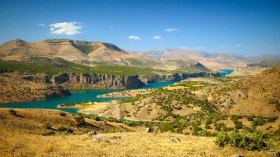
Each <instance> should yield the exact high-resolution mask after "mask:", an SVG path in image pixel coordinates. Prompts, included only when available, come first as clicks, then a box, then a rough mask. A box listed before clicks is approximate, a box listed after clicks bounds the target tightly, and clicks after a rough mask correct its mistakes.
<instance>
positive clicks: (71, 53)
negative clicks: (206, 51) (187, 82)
mask: <svg viewBox="0 0 280 157" xmlns="http://www.w3.org/2000/svg"><path fill="white" fill-rule="evenodd" d="M36 57H46V58H50V59H54V58H61V59H64V60H66V61H69V62H73V63H78V64H83V65H87V66H91V67H93V66H137V67H149V68H153V69H160V70H166V71H170V72H171V73H173V72H196V71H197V70H193V69H195V68H196V69H201V70H204V71H205V70H206V71H207V70H208V69H207V68H205V67H204V65H202V64H201V63H199V62H198V61H196V60H195V59H193V58H190V57H187V56H185V57H177V58H176V57H172V58H156V57H153V58H151V57H149V56H142V55H139V54H135V53H130V52H127V51H125V50H123V49H121V48H119V47H117V46H116V45H113V44H110V43H103V42H88V41H77V40H69V39H47V40H42V41H38V42H30V43H29V42H26V41H23V40H20V39H16V40H12V41H10V42H7V43H4V44H2V45H0V60H17V61H23V60H25V59H26V58H36ZM198 71H199V70H198Z"/></svg>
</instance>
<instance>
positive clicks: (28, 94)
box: [0, 72, 71, 103]
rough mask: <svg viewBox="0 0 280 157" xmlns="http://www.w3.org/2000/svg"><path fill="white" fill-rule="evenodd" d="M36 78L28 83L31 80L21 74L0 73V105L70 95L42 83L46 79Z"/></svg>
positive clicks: (54, 86) (53, 86)
mask: <svg viewBox="0 0 280 157" xmlns="http://www.w3.org/2000/svg"><path fill="white" fill-rule="evenodd" d="M37 78H38V79H37V80H34V82H33V81H28V79H29V80H30V79H32V78H31V77H29V76H26V74H24V73H23V72H5V73H1V74H0V82H1V85H0V103H9V102H23V101H35V100H44V99H49V98H54V97H64V96H69V95H71V93H70V92H69V91H68V90H67V89H65V88H63V87H61V86H59V85H54V84H46V83H44V80H46V79H44V78H40V79H39V77H37ZM35 81H36V82H35ZM40 81H42V82H40Z"/></svg>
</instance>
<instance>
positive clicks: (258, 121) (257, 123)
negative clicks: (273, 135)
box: [252, 116, 267, 126]
mask: <svg viewBox="0 0 280 157" xmlns="http://www.w3.org/2000/svg"><path fill="white" fill-rule="evenodd" d="M266 123H267V121H266V119H265V117H262V116H260V117H257V118H255V119H254V121H253V122H252V125H253V126H262V125H264V124H266Z"/></svg>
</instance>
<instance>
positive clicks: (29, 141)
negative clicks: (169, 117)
mask: <svg viewBox="0 0 280 157" xmlns="http://www.w3.org/2000/svg"><path fill="white" fill-rule="evenodd" d="M16 113H17V114H18V116H15V115H12V114H10V113H9V109H0V118H1V121H0V124H1V129H0V149H1V151H0V156H8V157H9V156H85V157H87V156H116V157H118V156H151V155H152V156H221V157H222V156H232V155H233V154H242V155H244V156H265V153H264V152H263V151H260V152H258V151H248V150H243V149H237V148H232V147H224V148H220V147H218V146H217V145H215V144H214V138H213V137H198V136H190V135H188V136H186V135H183V134H176V133H158V134H152V133H145V132H144V128H143V127H140V128H139V127H136V128H131V127H129V126H126V125H123V124H118V123H111V122H106V123H104V122H102V121H100V122H98V121H95V120H92V119H86V122H87V125H84V126H76V124H75V121H74V118H73V116H72V115H71V114H66V116H65V117H62V116H60V115H59V113H60V112H59V111H51V110H30V109H29V110H23V109H17V110H16ZM45 122H49V123H50V124H52V126H51V128H52V129H50V131H53V132H55V134H54V135H50V136H43V135H42V133H43V132H46V131H47V129H45V128H44V126H43V124H44V123H45ZM62 125H63V126H65V127H70V129H72V130H73V131H74V132H73V133H72V134H67V133H66V132H63V131H62V132H61V131H58V130H57V128H59V127H60V126H62ZM93 130H95V131H97V133H98V134H99V136H101V137H103V138H104V139H105V140H107V142H102V141H101V142H94V141H93V140H92V138H91V137H89V136H88V135H87V134H86V133H87V132H88V131H93ZM105 132H107V133H105ZM171 137H176V138H179V139H180V142H168V139H170V138H171Z"/></svg>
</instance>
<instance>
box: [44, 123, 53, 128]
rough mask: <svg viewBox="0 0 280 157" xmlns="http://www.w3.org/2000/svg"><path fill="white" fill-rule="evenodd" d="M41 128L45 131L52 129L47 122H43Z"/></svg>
mask: <svg viewBox="0 0 280 157" xmlns="http://www.w3.org/2000/svg"><path fill="white" fill-rule="evenodd" d="M43 127H44V128H45V129H52V125H51V124H50V123H49V122H44V123H43Z"/></svg>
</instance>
